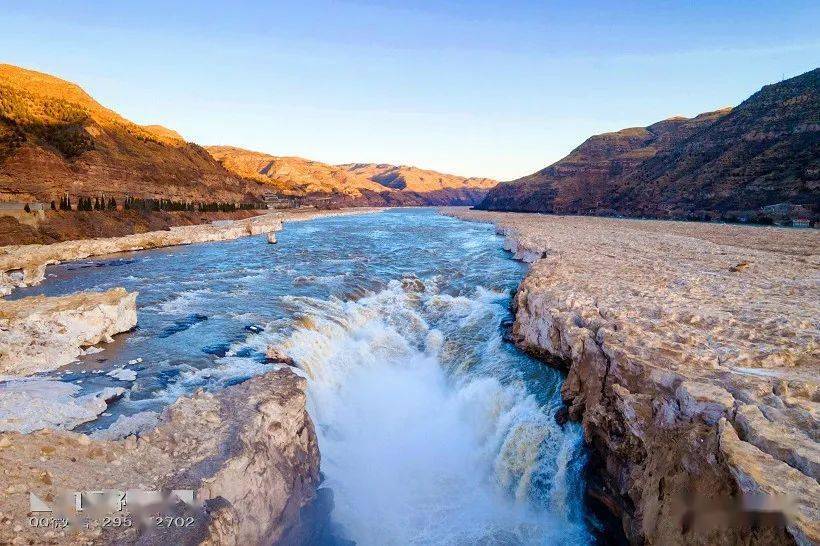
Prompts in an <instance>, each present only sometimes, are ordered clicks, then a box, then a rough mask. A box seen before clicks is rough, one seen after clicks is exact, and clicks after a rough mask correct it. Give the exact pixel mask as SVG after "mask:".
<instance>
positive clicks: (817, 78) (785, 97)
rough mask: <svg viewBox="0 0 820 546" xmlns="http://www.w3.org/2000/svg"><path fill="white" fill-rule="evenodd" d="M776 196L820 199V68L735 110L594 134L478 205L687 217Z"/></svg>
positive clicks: (748, 206)
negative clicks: (542, 167) (563, 154)
mask: <svg viewBox="0 0 820 546" xmlns="http://www.w3.org/2000/svg"><path fill="white" fill-rule="evenodd" d="M777 203H791V204H801V205H807V206H808V208H809V209H813V210H814V211H815V212H814V214H815V215H816V214H817V212H818V207H820V69H815V70H812V71H811V72H807V73H805V74H802V75H800V76H797V77H795V78H791V79H789V80H785V81H782V82H780V83H777V84H773V85H767V86H766V87H764V88H763V89H761V90H760V91H758V92H757V93H755V94H754V95H752V96H751V97H749V98H748V99H747V100H745V101H744V102H743V103H742V104H740V105H739V106H737V107H736V108H733V109H724V110H718V111H715V112H709V113H706V114H701V115H699V116H696V117H694V118H692V119H686V118H681V117H677V118H671V119H668V120H665V121H661V122H658V123H655V124H653V125H650V126H648V127H638V128H631V129H624V130H621V131H618V132H615V133H605V134H602V135H596V136H593V137H591V138H589V139H587V140H586V141H585V142H584V143H583V144H581V145H580V146H578V147H577V148H576V149H574V150H573V151H572V152H571V153H570V154H569V155H568V156H567V157H565V158H563V159H561V160H560V161H558V162H556V163H554V164H552V165H550V166H549V167H547V168H545V169H543V170H541V171H538V172H536V173H534V174H531V175H529V176H525V177H523V178H519V179H517V180H513V181H511V182H504V183H501V184H499V185H498V186H496V187H495V188H494V189H492V190H490V192H489V193H488V194H487V196H486V197H485V198H484V200H483V201H482V202H481V203H480V204H479V205H478V208H482V209H489V210H514V211H533V212H550V213H558V214H623V215H627V216H652V217H686V216H689V215H692V214H695V213H698V212H699V211H700V212H701V214H702V213H703V212H704V211H705V212H707V213H711V214H718V215H722V214H726V213H728V212H729V211H752V210H756V209H759V208H760V207H763V206H766V205H773V204H777Z"/></svg>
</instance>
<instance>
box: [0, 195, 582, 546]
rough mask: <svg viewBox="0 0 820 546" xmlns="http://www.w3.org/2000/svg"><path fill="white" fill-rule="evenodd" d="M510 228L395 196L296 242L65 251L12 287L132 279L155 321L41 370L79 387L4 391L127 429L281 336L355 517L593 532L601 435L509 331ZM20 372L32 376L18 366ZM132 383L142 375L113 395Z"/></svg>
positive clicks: (572, 539) (375, 538) (537, 534)
mask: <svg viewBox="0 0 820 546" xmlns="http://www.w3.org/2000/svg"><path fill="white" fill-rule="evenodd" d="M501 244H502V242H501V240H500V239H499V238H498V237H496V235H494V230H493V228H492V227H491V226H486V225H482V224H474V223H464V222H460V221H458V220H455V219H452V218H446V217H443V216H439V215H437V214H435V212H434V211H431V210H424V209H413V210H391V211H389V212H384V213H380V214H374V215H363V216H348V217H340V218H326V219H321V220H316V221H313V222H308V223H304V222H303V223H295V224H292V225H289V226H288V228H287V229H286V230H284V231H283V232H281V233H280V234H279V243H278V244H276V245H270V244H268V243H267V241H266V240H265V238H264V237H263V236H260V237H247V238H242V239H237V240H235V241H226V242H219V243H210V244H203V245H189V246H185V247H177V248H174V249H163V250H153V251H144V252H135V253H131V254H129V255H128V256H127V258H118V259H111V258H102V259H100V260H95V261H91V262H89V264H84V265H81V266H80V267H78V264H75V263H69V264H61V265H55V266H51V267H50V268H49V272H48V273H49V277H48V279H47V281H46V282H44V283H42V284H41V285H38V286H36V287H29V288H25V289H21V290H19V291H16V292H15V294H13V295H12V297H13V298H16V297H22V296H26V295H35V294H46V295H62V294H68V293H73V292H76V291H78V290H89V289H103V288H111V287H113V286H124V287H125V288H127V289H128V290H134V291H137V292H139V297H138V299H137V305H138V322H139V325H138V328H137V330H136V331H134V332H131V333H127V334H122V336H119V337H118V341H117V343H113V344H103V345H101V346H100V347H101V348H103V349H104V350H103V351H101V352H97V353H96V354H91V352H90V351H89V352H88V353H89V354H86V355H83V356H81V357H80V358H79V359H78V362H76V363H74V364H72V365H70V366H68V367H66V369H64V370H62V371H60V372H56V373H54V374H51V375H49V376H48V377H42V378H37V379H38V380H49V381H54V382H57V383H58V385H57V386H56V387H55V388H56V389H57V390H53V389H52V387H51V386H49V387H48V389H49V391H50V392H63V391H64V394H61V395H60V396H52V397H46V396H40V395H39V394H37V393H42V392H45V391H43V390H42V389H37V388H33V387H36V385H29V386H28V387H31V388H26V389H24V391H25V392H18V393H17V394H16V395H15V396H16V398H14V397H12V398H11V399H9V398H8V397H6V398H7V399H6V400H3V397H2V396H0V401H3V402H6V405H7V406H8V407H10V408H11V409H12V410H13V415H12V417H13V418H16V417H17V416H18V415H22V416H24V417H25V416H29V415H50V416H51V415H53V418H52V417H49V420H50V423H49V424H47V426H58V427H64V428H75V430H78V431H83V432H89V433H92V434H94V435H95V437H105V438H120V437H122V436H123V435H127V434H133V433H140V431H143V430H147V429H148V428H150V427H151V426H152V425H153V424H154V423H155V422H156V419H157V416H158V415H159V413H160V412H161V411H162V410H163V409H164V408H165V407H166V406H167V405H168V404H171V403H173V402H174V401H175V400H176V399H177V398H179V397H180V396H186V395H189V394H190V393H192V392H194V391H196V390H197V389H199V388H203V389H206V390H209V391H213V392H218V391H219V390H220V389H222V388H225V387H228V386H230V385H234V384H236V383H239V382H241V381H243V380H245V379H247V378H249V377H252V376H254V375H258V374H261V373H265V372H267V371H269V370H271V369H272V367H273V366H272V365H271V364H270V363H269V362H268V361H267V360H266V358H265V350H266V348H267V346H268V345H269V344H274V345H277V346H279V347H280V348H281V349H283V350H284V351H285V352H287V353H288V354H289V355H290V356H291V357H293V358H294V359H295V360H296V362H297V363H298V364H299V366H301V368H302V372H301V373H303V374H305V375H306V376H307V377H308V378H309V382H308V385H309V391H308V395H309V396H308V397H309V411H310V413H311V416H312V418H313V420H314V422H315V423H316V428H317V432H318V435H319V442H320V451H321V456H322V470H323V473H324V475H325V476H326V481H325V483H323V484H322V487H330V488H332V489H333V491H334V493H335V509H334V511H333V513H332V519H333V522H334V534H335V535H337V536H342V537H344V538H347V539H350V540H354V541H356V542H357V543H358V544H360V545H376V544H378V545H383V544H387V545H391V544H396V545H399V544H401V545H405V544H444V545H448V544H453V545H467V544H469V545H472V544H484V545H490V544H494V545H513V544H558V543H561V544H562V545H564V544H567V545H572V544H582V543H587V542H589V537H588V535H587V531H586V527H585V525H584V514H583V505H582V498H583V495H582V493H583V487H582V485H583V484H582V483H581V478H580V476H581V469H582V467H583V462H584V461H583V457H584V453H585V451H584V449H583V446H582V443H581V433H580V430H579V427H578V426H577V425H573V424H568V425H566V427H565V428H564V429H562V428H561V427H559V426H558V425H556V423H555V421H554V418H553V415H554V414H555V411H556V410H557V409H558V408H559V407H560V405H561V401H560V393H559V391H560V386H561V377H560V375H559V374H558V373H557V372H556V371H554V370H551V369H548V368H545V367H544V366H542V365H541V364H539V363H538V362H535V361H534V360H532V359H530V358H528V357H526V356H525V355H523V354H521V353H520V352H518V351H517V350H515V348H514V347H512V346H511V345H510V344H509V343H506V342H505V341H504V340H503V339H502V337H501V335H500V333H501V329H500V325H501V323H502V322H505V321H508V320H509V319H510V318H511V317H510V313H509V309H508V306H509V302H510V293H511V292H510V291H511V290H512V289H514V287H515V286H516V285H517V284H518V283H519V282H520V280H521V276H522V275H523V273H524V267H523V266H522V265H521V264H519V263H517V262H514V261H513V260H511V259H510V257H509V255H507V254H505V253H504V251H503V250H502V247H501ZM121 369H125V370H128V371H129V373H128V375H127V376H126V375H125V372H123V371H117V370H121ZM111 372H113V373H112V375H109V373H111ZM134 375H136V377H134V379H133V381H132V380H131V378H132V377H133V376H134ZM118 376H119V377H118ZM126 377H127V379H128V380H127V381H122V379H123V378H126ZM9 388H11V389H15V388H17V390H20V389H19V388H18V387H15V385H14V384H13V382H10V381H9V380H8V379H7V378H6V379H5V380H4V379H3V378H0V390H2V389H9ZM112 388H114V389H116V388H119V389H123V388H127V389H128V390H127V391H126V392H124V393H123V395H122V397H121V398H119V399H116V400H115V399H111V400H110V401H109V402H108V403H107V406H102V405H101V404H99V403H97V402H96V401H95V400H94V399H95V398H97V399H98V398H99V397H100V395H101V393H105V392H106V391H110V389H112ZM104 399H105V400H107V399H108V398H104ZM32 401H33V402H32ZM92 402H93V406H94V407H93V408H91V411H89V408H88V407H86V406H88V405H89V404H90V403H92ZM3 405H4V404H0V406H3ZM31 407H35V409H37V412H36V413H34V412H31V411H30V408H31ZM2 410H3V408H0V414H2V413H3V411H2ZM99 412H102V413H99ZM95 415H96V417H95ZM77 416H79V419H78V418H75V417H77ZM89 419H91V420H89ZM0 421H2V415H0ZM84 421H85V422H84ZM41 422H42V419H40V420H39V422H38V423H31V424H30V425H31V426H29V425H26V426H29V428H30V429H32V430H33V429H34V428H38V427H41V426H42V424H41ZM0 424H1V423H0ZM19 424H20V423H19V422H18V423H17V425H15V426H19ZM32 427H34V428H32ZM336 527H339V528H341V529H342V531H340V532H336V531H335V528H336Z"/></svg>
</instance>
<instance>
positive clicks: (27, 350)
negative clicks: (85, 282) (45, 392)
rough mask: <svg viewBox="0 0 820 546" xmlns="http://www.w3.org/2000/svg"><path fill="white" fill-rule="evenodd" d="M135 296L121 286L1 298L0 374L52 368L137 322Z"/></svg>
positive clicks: (110, 339)
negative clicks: (66, 293) (104, 289)
mask: <svg viewBox="0 0 820 546" xmlns="http://www.w3.org/2000/svg"><path fill="white" fill-rule="evenodd" d="M136 300H137V293H136V292H128V291H126V290H125V289H124V288H113V289H111V290H108V291H106V292H78V293H76V294H71V295H69V296H58V297H46V296H32V297H28V298H21V299H19V300H13V301H7V300H2V299H0V376H2V375H29V374H32V373H35V372H41V371H48V370H53V369H56V368H59V367H60V366H64V365H66V364H68V363H69V362H72V361H73V360H75V359H76V358H77V356H79V355H80V354H82V351H83V347H88V346H91V345H96V344H98V343H102V342H111V341H112V337H113V336H114V335H115V334H119V333H120V332H125V331H127V330H130V329H131V328H133V327H134V326H136V324H137V303H136Z"/></svg>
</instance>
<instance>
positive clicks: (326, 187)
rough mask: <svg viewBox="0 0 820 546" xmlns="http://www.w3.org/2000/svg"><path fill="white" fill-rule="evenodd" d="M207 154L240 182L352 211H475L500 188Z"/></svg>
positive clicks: (404, 169)
mask: <svg viewBox="0 0 820 546" xmlns="http://www.w3.org/2000/svg"><path fill="white" fill-rule="evenodd" d="M206 149H207V150H208V152H209V153H210V154H211V155H213V156H214V158H216V159H217V160H218V161H220V162H221V163H222V164H223V165H224V166H225V168H227V169H228V170H229V171H231V172H233V173H235V174H236V175H237V176H242V177H245V178H249V179H253V180H258V181H260V182H264V183H266V184H270V185H271V186H273V187H274V188H276V190H277V191H280V192H282V193H283V194H285V195H288V196H291V197H297V198H300V200H303V201H307V202H310V201H311V200H312V199H313V200H315V199H317V198H319V199H321V198H326V197H327V196H328V195H332V196H333V199H334V203H336V204H339V205H346V206H351V205H362V204H367V205H373V206H417V205H442V204H453V205H471V204H475V203H477V202H478V201H479V200H480V199H481V198H482V197H484V195H485V193H486V191H487V189H489V188H491V187H493V186H494V185H495V184H496V181H495V180H490V179H488V178H465V177H462V176H456V175H452V174H443V173H439V172H436V171H430V170H425V169H419V168H417V167H410V166H406V165H402V166H395V165H385V164H378V165H377V164H371V163H351V164H346V165H329V164H327V163H321V162H318V161H311V160H308V159H302V158H299V157H278V156H273V155H269V154H264V153H261V152H254V151H250V150H243V149H242V148H235V147H232V146H208V147H207V148H206Z"/></svg>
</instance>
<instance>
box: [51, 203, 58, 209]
mask: <svg viewBox="0 0 820 546" xmlns="http://www.w3.org/2000/svg"><path fill="white" fill-rule="evenodd" d="M51 210H57V203H56V202H54V201H52V202H51Z"/></svg>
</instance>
